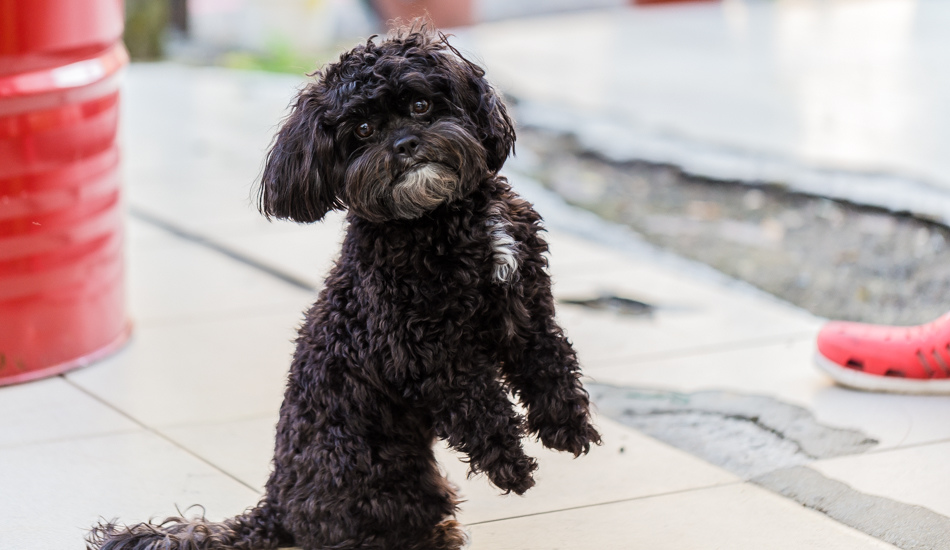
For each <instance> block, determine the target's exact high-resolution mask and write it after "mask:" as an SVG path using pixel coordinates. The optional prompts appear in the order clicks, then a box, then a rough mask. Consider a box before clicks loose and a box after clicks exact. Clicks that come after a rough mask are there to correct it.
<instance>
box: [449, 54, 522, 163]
mask: <svg viewBox="0 0 950 550" xmlns="http://www.w3.org/2000/svg"><path fill="white" fill-rule="evenodd" d="M442 39H443V42H444V43H445V44H446V45H447V46H448V48H449V49H450V50H452V52H453V53H454V54H455V55H456V56H458V58H459V60H460V61H461V63H460V64H459V66H460V69H461V71H462V72H463V73H464V74H463V77H464V80H465V82H466V85H467V86H468V89H467V90H461V91H460V95H461V96H462V102H463V104H464V105H465V106H466V108H467V109H468V111H469V112H470V113H473V114H472V118H473V119H474V122H475V124H476V125H477V126H478V138H479V140H480V141H481V142H482V146H484V147H485V150H486V151H488V158H487V161H488V169H489V170H491V171H492V172H497V171H499V170H501V167H502V165H504V164H505V160H507V159H508V155H509V154H511V153H512V152H513V151H514V146H515V127H514V125H513V124H512V122H511V118H510V117H509V116H508V110H507V109H506V108H505V104H504V102H503V101H502V100H501V96H500V95H499V94H498V92H496V91H495V89H494V88H492V86H491V84H489V83H488V81H487V80H485V71H484V70H483V69H482V68H481V67H479V66H478V65H476V64H474V63H472V62H471V61H469V60H467V59H465V58H464V57H463V56H462V54H461V53H459V51H458V50H456V49H455V48H454V47H453V46H451V45H449V44H448V42H447V41H446V40H445V37H444V36H443V37H442Z"/></svg>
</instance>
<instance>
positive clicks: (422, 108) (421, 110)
mask: <svg viewBox="0 0 950 550" xmlns="http://www.w3.org/2000/svg"><path fill="white" fill-rule="evenodd" d="M431 106H432V104H431V103H429V100H428V99H417V100H415V101H413V102H412V103H411V104H410V105H409V109H410V110H412V114H414V115H424V114H426V113H428V112H429V108H430V107H431Z"/></svg>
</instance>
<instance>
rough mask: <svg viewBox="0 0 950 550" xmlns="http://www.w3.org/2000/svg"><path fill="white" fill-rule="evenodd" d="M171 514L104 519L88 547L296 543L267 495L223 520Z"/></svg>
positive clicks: (175, 549) (257, 549) (213, 548)
mask: <svg viewBox="0 0 950 550" xmlns="http://www.w3.org/2000/svg"><path fill="white" fill-rule="evenodd" d="M183 516H184V514H183V515H182V516H177V517H170V518H167V519H165V520H164V521H161V522H155V521H149V522H146V523H139V524H137V525H128V526H125V525H117V524H116V523H114V522H101V523H99V525H97V526H95V527H93V528H92V530H91V531H90V532H89V534H88V535H87V536H86V549H87V550H159V549H160V550H273V549H275V548H278V547H281V546H293V545H294V540H293V536H292V535H290V534H289V533H288V532H287V531H286V530H285V529H284V528H283V526H282V525H281V522H280V517H279V513H278V511H277V510H276V509H275V507H274V506H272V505H271V503H269V502H268V500H267V499H266V498H265V499H264V500H262V501H261V502H260V504H258V506H257V507H256V508H252V509H250V510H248V511H247V512H245V513H244V514H241V515H240V516H237V517H234V518H231V519H226V520H224V521H222V522H218V523H216V522H212V521H208V520H206V519H205V517H204V514H203V513H202V514H201V515H199V516H197V517H193V518H190V519H189V518H185V517H183Z"/></svg>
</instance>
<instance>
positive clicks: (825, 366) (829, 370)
mask: <svg viewBox="0 0 950 550" xmlns="http://www.w3.org/2000/svg"><path fill="white" fill-rule="evenodd" d="M815 365H817V366H818V368H819V369H821V370H822V371H824V372H825V373H826V374H827V375H828V376H830V377H831V378H832V379H833V380H834V381H835V382H837V383H839V384H841V385H842V386H847V387H849V388H854V389H858V390H864V391H873V392H886V393H904V394H913V395H950V378H940V379H931V380H918V379H916V378H899V377H896V376H879V375H876V374H867V373H864V372H861V371H859V370H855V369H849V368H848V367H843V366H841V365H839V364H838V363H835V362H834V361H832V360H831V359H828V358H827V357H825V356H824V355H822V354H821V352H819V351H815Z"/></svg>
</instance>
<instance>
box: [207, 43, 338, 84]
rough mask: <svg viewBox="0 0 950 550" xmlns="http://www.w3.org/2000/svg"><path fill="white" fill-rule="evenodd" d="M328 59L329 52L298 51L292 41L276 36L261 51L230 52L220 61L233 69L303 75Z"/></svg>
mask: <svg viewBox="0 0 950 550" xmlns="http://www.w3.org/2000/svg"><path fill="white" fill-rule="evenodd" d="M328 60H329V54H328V53H326V52H323V53H318V54H316V55H313V54H311V55H305V54H302V53H301V52H299V51H297V50H296V49H295V48H294V47H293V44H291V43H290V41H288V40H286V39H285V38H282V37H277V36H275V37H272V38H271V39H270V40H268V42H267V46H266V47H265V49H264V51H263V52H261V53H252V52H229V53H226V54H224V56H222V58H221V60H220V63H221V65H223V66H225V67H229V68H232V69H247V70H254V71H268V72H272V73H290V74H297V75H302V74H305V73H311V72H313V71H315V70H316V69H317V68H318V67H319V66H320V65H322V64H323V63H325V62H326V61H328Z"/></svg>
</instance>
